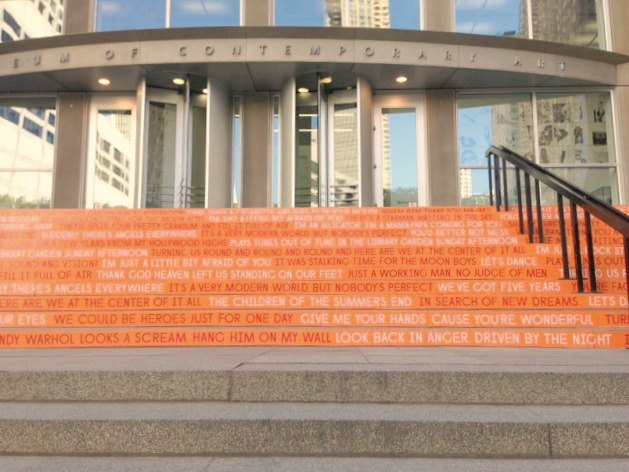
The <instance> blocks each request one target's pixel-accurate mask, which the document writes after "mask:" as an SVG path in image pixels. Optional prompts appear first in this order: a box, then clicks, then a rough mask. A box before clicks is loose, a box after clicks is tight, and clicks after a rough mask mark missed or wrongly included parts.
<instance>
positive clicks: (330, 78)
mask: <svg viewBox="0 0 629 472" xmlns="http://www.w3.org/2000/svg"><path fill="white" fill-rule="evenodd" d="M321 83H322V84H331V83H332V77H324V78H322V79H321Z"/></svg>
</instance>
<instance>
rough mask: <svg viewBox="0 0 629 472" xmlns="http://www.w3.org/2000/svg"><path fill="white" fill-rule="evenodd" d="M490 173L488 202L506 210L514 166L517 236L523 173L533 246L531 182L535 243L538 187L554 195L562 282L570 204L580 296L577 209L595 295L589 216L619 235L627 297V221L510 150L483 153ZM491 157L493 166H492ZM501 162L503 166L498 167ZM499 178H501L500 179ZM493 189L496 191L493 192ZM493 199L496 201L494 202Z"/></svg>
mask: <svg viewBox="0 0 629 472" xmlns="http://www.w3.org/2000/svg"><path fill="white" fill-rule="evenodd" d="M486 157H487V162H488V166H487V168H488V172H489V202H490V204H491V205H494V202H495V205H496V210H497V211H501V209H502V208H503V207H504V209H505V210H506V211H508V210H509V186H508V180H507V167H508V166H507V163H510V164H512V165H513V166H514V168H513V170H515V181H516V197H517V202H518V223H519V230H520V234H525V230H524V221H525V218H524V208H523V202H522V184H521V178H520V172H523V173H524V193H525V200H526V202H525V205H526V223H527V229H528V236H529V242H531V243H533V242H535V221H534V218H533V205H532V196H531V178H533V179H534V185H535V200H536V210H537V211H536V213H537V215H536V217H537V234H538V242H540V243H543V242H544V221H543V218H542V205H541V190H540V184H544V185H546V186H547V187H548V188H550V189H552V190H554V191H555V192H556V193H557V207H558V210H559V229H560V234H561V251H562V263H563V274H564V278H566V279H569V278H570V261H569V257H568V243H567V236H566V220H565V215H564V204H563V199H564V198H565V199H567V200H568V201H569V202H570V215H571V221H570V222H571V227H572V243H573V252H574V259H575V269H576V278H577V287H578V290H579V292H584V291H585V289H584V285H585V284H584V277H583V262H582V260H581V241H580V237H579V220H578V215H577V211H578V210H577V207H580V208H581V209H582V210H583V212H584V215H585V236H586V245H587V255H588V269H589V270H588V272H589V279H590V291H591V292H593V293H594V292H596V291H597V283H596V264H595V259H594V243H593V238H592V221H591V215H594V216H595V217H597V218H598V219H599V220H601V221H602V222H603V223H605V224H606V225H608V226H609V227H610V228H612V229H614V230H616V231H618V232H619V233H620V235H621V236H622V237H623V239H624V252H625V275H626V279H627V291H628V293H629V217H628V216H627V215H625V214H624V213H623V212H621V211H619V210H618V209H616V208H614V207H612V206H611V205H609V204H608V203H606V202H604V201H603V200H601V199H599V198H598V197H596V196H594V195H592V194H591V193H588V192H586V191H584V190H582V189H580V188H578V187H576V186H575V185H573V184H571V183H570V182H567V181H566V180H564V179H562V178H561V177H559V176H557V175H556V174H553V173H552V172H550V171H549V170H548V169H545V168H544V167H542V166H540V165H538V164H535V163H534V162H531V161H529V160H528V159H526V158H524V157H522V156H520V155H519V154H517V153H515V152H513V151H512V150H510V149H508V148H506V147H503V146H500V147H498V146H490V147H489V149H487V153H486ZM492 157H493V166H492ZM501 161H502V165H501ZM501 174H502V175H501ZM494 187H495V190H494ZM494 197H495V198H494Z"/></svg>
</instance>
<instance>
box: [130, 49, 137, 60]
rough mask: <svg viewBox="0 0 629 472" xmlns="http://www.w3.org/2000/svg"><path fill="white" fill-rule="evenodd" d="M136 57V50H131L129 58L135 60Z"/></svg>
mask: <svg viewBox="0 0 629 472" xmlns="http://www.w3.org/2000/svg"><path fill="white" fill-rule="evenodd" d="M137 56H138V48H133V49H131V58H132V59H135V58H136V57H137Z"/></svg>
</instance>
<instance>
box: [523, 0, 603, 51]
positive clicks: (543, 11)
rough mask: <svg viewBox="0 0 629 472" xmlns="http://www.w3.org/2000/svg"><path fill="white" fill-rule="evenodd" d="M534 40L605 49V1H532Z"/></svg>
mask: <svg viewBox="0 0 629 472" xmlns="http://www.w3.org/2000/svg"><path fill="white" fill-rule="evenodd" d="M531 7H532V18H533V38H535V39H541V40H545V41H553V42H557V43H568V44H574V45H576V46H583V47H591V48H598V49H605V48H606V44H605V27H604V21H603V19H604V15H603V0H562V1H561V2H558V1H557V0H531Z"/></svg>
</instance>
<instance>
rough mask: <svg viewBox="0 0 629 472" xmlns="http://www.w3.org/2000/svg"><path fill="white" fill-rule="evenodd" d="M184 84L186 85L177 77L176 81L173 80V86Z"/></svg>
mask: <svg viewBox="0 0 629 472" xmlns="http://www.w3.org/2000/svg"><path fill="white" fill-rule="evenodd" d="M185 83H186V81H185V80H183V79H180V78H179V77H177V78H176V79H173V84H175V85H183V84H185Z"/></svg>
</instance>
